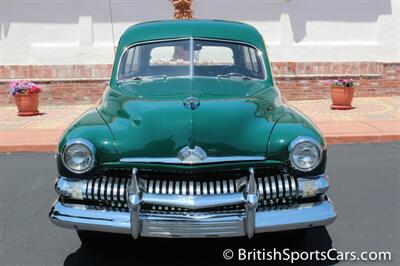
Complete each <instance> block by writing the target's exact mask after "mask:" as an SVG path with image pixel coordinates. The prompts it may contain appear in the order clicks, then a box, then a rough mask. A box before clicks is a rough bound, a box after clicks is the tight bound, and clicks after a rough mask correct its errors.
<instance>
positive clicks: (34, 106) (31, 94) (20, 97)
mask: <svg viewBox="0 0 400 266" xmlns="http://www.w3.org/2000/svg"><path fill="white" fill-rule="evenodd" d="M41 91H42V89H41V88H40V87H39V86H38V85H37V84H35V83H33V82H30V81H28V80H15V81H11V82H10V86H9V90H8V92H9V93H10V95H11V96H14V97H15V103H16V104H17V107H18V115H19V116H32V115H38V114H39V110H38V107H39V93H40V92H41Z"/></svg>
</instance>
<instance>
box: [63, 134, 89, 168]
mask: <svg viewBox="0 0 400 266" xmlns="http://www.w3.org/2000/svg"><path fill="white" fill-rule="evenodd" d="M74 145H83V146H85V147H86V148H87V149H88V151H89V152H90V157H91V161H90V163H89V165H88V167H86V168H85V169H82V170H76V169H73V168H71V167H70V166H69V165H68V164H67V162H66V161H65V156H66V153H67V152H68V150H69V149H70V148H71V147H73V146H74ZM95 154H96V149H95V147H94V145H93V144H92V143H91V142H90V141H88V140H86V139H72V140H69V141H68V142H67V143H66V144H65V145H64V148H63V150H62V152H61V162H62V164H63V165H64V166H65V168H66V169H67V170H68V171H70V172H72V173H74V174H83V173H87V172H89V171H90V170H92V169H93V167H94V164H95V161H96V159H95Z"/></svg>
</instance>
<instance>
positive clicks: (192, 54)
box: [118, 40, 265, 81]
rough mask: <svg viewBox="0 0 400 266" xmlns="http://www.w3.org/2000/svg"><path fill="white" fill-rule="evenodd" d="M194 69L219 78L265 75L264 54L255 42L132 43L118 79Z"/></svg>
mask: <svg viewBox="0 0 400 266" xmlns="http://www.w3.org/2000/svg"><path fill="white" fill-rule="evenodd" d="M191 46H192V47H191ZM191 70H192V71H191ZM191 73H193V75H194V76H209V77H218V78H220V77H225V78H231V77H240V78H247V79H265V73H264V66H263V64H262V60H261V56H260V54H259V52H258V51H257V50H256V49H255V48H253V47H252V46H249V45H246V44H241V43H235V42H225V41H210V40H193V41H190V40H178V41H163V42H154V43H147V44H139V45H135V46H132V47H130V48H129V49H128V50H127V51H126V52H125V53H124V55H123V57H122V59H121V63H120V66H119V73H118V80H119V81H123V80H131V79H136V80H137V79H141V78H144V77H160V76H165V77H179V76H190V75H191Z"/></svg>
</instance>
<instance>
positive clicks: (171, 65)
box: [118, 40, 190, 80]
mask: <svg viewBox="0 0 400 266" xmlns="http://www.w3.org/2000/svg"><path fill="white" fill-rule="evenodd" d="M189 44H190V42H189V40H182V41H165V42H155V43H148V44H140V45H136V46H133V47H131V48H129V49H128V50H127V51H126V52H125V53H124V55H123V57H122V59H121V63H120V71H119V74H118V79H119V80H124V79H130V78H134V77H145V76H158V75H165V76H187V75H189V74H190V48H189Z"/></svg>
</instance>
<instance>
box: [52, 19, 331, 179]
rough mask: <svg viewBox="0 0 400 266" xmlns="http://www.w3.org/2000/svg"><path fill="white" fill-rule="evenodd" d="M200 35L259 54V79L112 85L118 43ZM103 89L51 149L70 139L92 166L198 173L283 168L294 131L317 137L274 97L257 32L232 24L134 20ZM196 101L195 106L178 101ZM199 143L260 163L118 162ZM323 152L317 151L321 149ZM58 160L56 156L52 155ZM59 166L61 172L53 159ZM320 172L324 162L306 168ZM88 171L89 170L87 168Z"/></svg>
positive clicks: (193, 79) (175, 151) (315, 131)
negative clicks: (91, 154) (85, 148)
mask: <svg viewBox="0 0 400 266" xmlns="http://www.w3.org/2000/svg"><path fill="white" fill-rule="evenodd" d="M188 37H202V38H213V39H227V40H236V41H241V42H247V43H250V44H252V45H254V46H256V47H257V48H258V49H259V51H260V52H261V53H262V56H263V59H264V62H265V68H266V72H267V76H268V77H267V79H266V80H264V81H262V80H240V79H217V78H215V77H192V76H188V77H175V78H174V77H170V78H167V79H165V80H162V79H161V80H157V79H156V80H148V81H132V82H127V83H121V84H118V83H117V82H116V79H115V78H116V74H117V73H116V71H117V70H116V69H117V66H118V63H119V59H120V57H121V56H122V53H123V50H124V49H125V47H128V46H130V45H132V44H135V43H138V42H143V41H149V40H158V39H171V38H188ZM115 62H116V63H115V64H114V70H113V74H112V77H111V81H110V87H109V88H108V89H107V90H106V91H105V93H104V95H103V100H102V104H101V105H100V106H98V107H97V108H95V109H91V110H89V111H88V112H86V113H85V114H83V115H82V116H81V117H80V118H78V119H77V120H76V121H75V122H74V123H73V124H72V125H71V126H70V127H69V128H68V129H67V131H66V132H65V133H64V135H63V137H62V138H61V140H60V143H59V148H58V151H59V153H61V151H62V149H63V147H64V145H65V143H66V142H67V141H68V140H71V139H74V138H83V139H87V140H89V141H90V142H92V143H93V144H94V146H95V147H96V168H95V170H94V171H104V170H107V169H131V168H132V167H134V166H135V167H138V168H140V169H157V170H158V169H159V170H167V171H174V170H190V171H206V170H209V169H224V168H225V169H241V168H246V167H247V168H248V167H250V166H265V165H268V166H276V167H280V168H290V164H289V163H288V144H289V143H290V142H291V141H292V140H293V139H295V138H296V137H298V136H310V137H313V138H315V139H316V140H318V141H319V142H320V143H321V145H322V146H323V147H324V150H325V143H324V139H323V137H322V135H321V133H320V132H319V131H318V129H317V128H316V127H315V126H314V125H313V123H312V122H311V121H310V120H308V119H307V118H306V117H305V116H304V115H303V114H302V113H300V112H299V111H297V110H295V109H292V108H291V107H289V106H287V105H285V104H283V103H282V101H281V97H280V94H279V91H278V89H277V88H276V87H275V86H274V83H273V79H272V76H271V70H270V66H269V61H268V58H267V56H266V50H265V46H264V43H263V39H262V37H261V35H260V34H259V33H258V32H257V31H256V30H255V29H254V28H253V27H251V26H248V25H246V24H242V23H236V22H224V21H206V20H188V21H179V22H178V21H161V22H151V23H143V24H139V25H135V26H133V27H131V28H129V29H128V30H127V31H126V32H125V33H124V34H123V35H122V37H121V40H120V43H119V47H118V51H117V55H116V59H115ZM190 96H194V97H196V98H198V99H199V101H200V106H199V108H198V109H196V110H191V109H187V108H185V107H184V105H183V101H184V100H185V99H186V98H187V97H190ZM188 145H189V146H191V147H193V146H196V145H197V146H200V147H201V148H203V149H204V150H205V151H206V153H207V155H208V156H214V157H222V156H265V157H266V158H267V159H266V160H265V161H258V162H237V163H219V164H211V165H196V166H190V165H167V164H157V165H155V164H132V163H120V162H119V160H120V159H121V158H129V157H176V156H177V154H178V152H179V151H180V150H181V149H182V148H183V147H185V146H188ZM325 153H326V152H325V151H324V154H325ZM59 161H60V160H59ZM58 165H59V171H60V172H61V173H63V174H65V173H66V169H64V168H63V166H62V164H61V163H60V162H59V164H58ZM324 170H325V160H324V161H323V163H321V166H320V167H318V168H317V169H315V170H314V171H313V173H315V174H318V173H322V172H324ZM91 174H92V173H91Z"/></svg>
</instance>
